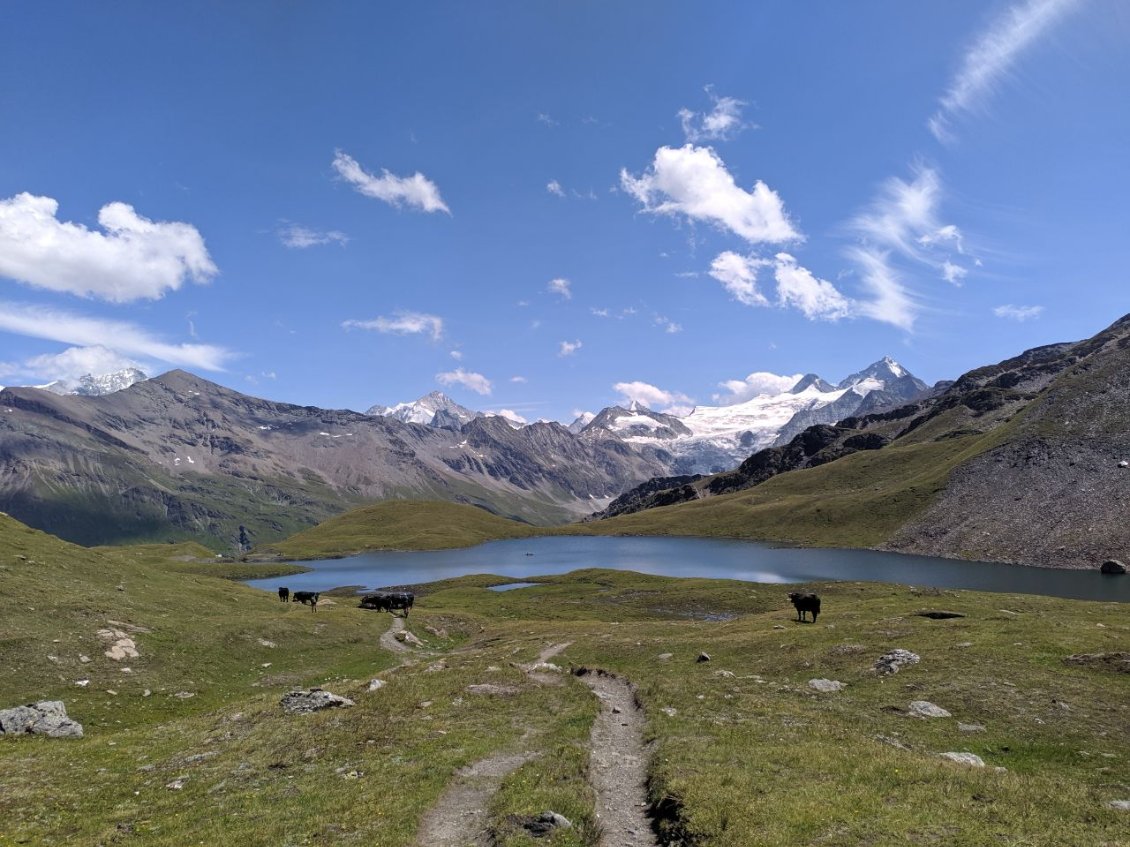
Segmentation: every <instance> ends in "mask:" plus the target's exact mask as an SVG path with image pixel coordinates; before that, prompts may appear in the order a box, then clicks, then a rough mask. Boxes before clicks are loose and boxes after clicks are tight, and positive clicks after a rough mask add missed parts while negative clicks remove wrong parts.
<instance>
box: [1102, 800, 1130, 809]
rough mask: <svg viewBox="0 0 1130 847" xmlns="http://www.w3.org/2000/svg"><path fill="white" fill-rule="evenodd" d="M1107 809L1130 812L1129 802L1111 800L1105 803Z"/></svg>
mask: <svg viewBox="0 0 1130 847" xmlns="http://www.w3.org/2000/svg"><path fill="white" fill-rule="evenodd" d="M1107 807H1108V808H1111V809H1117V810H1118V811H1120V812H1130V800H1111V801H1110V802H1108V803H1107Z"/></svg>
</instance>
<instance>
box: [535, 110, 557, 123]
mask: <svg viewBox="0 0 1130 847" xmlns="http://www.w3.org/2000/svg"><path fill="white" fill-rule="evenodd" d="M535 117H536V118H537V121H538V123H543V124H545V125H546V126H557V125H558V122H557V121H555V120H554V119H553V118H552V117H550V116H549V115H547V114H546V113H545V112H538V113H537V115H536V116H535Z"/></svg>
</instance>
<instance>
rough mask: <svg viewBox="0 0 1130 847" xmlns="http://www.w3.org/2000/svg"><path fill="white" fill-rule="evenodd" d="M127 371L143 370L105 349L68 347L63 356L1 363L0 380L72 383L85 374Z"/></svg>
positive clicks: (126, 357) (48, 354) (45, 355)
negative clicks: (24, 378) (21, 378)
mask: <svg viewBox="0 0 1130 847" xmlns="http://www.w3.org/2000/svg"><path fill="white" fill-rule="evenodd" d="M126 368H137V369H138V370H142V371H144V370H145V366H143V365H142V364H141V363H140V362H138V361H137V360H136V359H133V358H130V357H129V356H123V355H122V354H121V353H118V352H116V351H114V350H111V349H109V348H108V347H101V346H95V347H68V348H67V349H66V350H64V351H63V352H62V353H44V354H43V355H40V356H33V357H32V358H30V359H27V360H26V361H24V362H22V363H20V364H19V365H14V364H2V363H0V377H3V378H5V379H6V378H8V377H9V376H10V375H20V376H29V377H32V378H34V379H35V380H37V381H41V382H54V381H55V380H64V381H67V382H72V381H75V380H77V379H79V378H80V377H83V376H86V375H87V374H94V375H95V376H99V375H101V374H106V373H114V372H115V371H122V370H125V369H126Z"/></svg>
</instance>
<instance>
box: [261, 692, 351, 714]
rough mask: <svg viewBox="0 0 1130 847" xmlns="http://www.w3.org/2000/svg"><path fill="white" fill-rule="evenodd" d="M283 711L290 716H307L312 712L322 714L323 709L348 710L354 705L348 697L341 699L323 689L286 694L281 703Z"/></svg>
mask: <svg viewBox="0 0 1130 847" xmlns="http://www.w3.org/2000/svg"><path fill="white" fill-rule="evenodd" d="M279 702H280V704H281V705H282V708H283V711H284V712H286V713H287V714H288V715H305V714H309V713H310V712H320V711H321V710H323V709H334V708H339V707H341V708H346V707H349V706H352V705H353V701H352V700H350V699H348V698H346V697H339V696H338V695H337V694H331V693H330V692H329V691H323V690H322V689H321V688H311V689H310V690H309V691H291V692H290V693H289V694H284V695H283V698H282V700H281V701H279Z"/></svg>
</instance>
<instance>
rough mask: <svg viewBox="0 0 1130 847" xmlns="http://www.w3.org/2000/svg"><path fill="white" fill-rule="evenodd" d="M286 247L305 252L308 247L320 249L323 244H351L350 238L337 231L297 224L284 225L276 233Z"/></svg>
mask: <svg viewBox="0 0 1130 847" xmlns="http://www.w3.org/2000/svg"><path fill="white" fill-rule="evenodd" d="M276 234H277V235H278V237H279V241H281V242H282V243H283V246H284V247H290V248H292V249H295V250H305V249H306V248H307V247H320V246H321V245H323V244H340V245H341V246H342V247H344V246H345V245H346V244H348V243H349V236H348V235H346V234H345V233H344V232H339V231H338V230H336V229H328V230H316V229H311V228H310V227H306V226H302V225H301V224H295V223H284V224H283V225H282V226H280V227H279V228H278V230H277V232H276Z"/></svg>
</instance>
